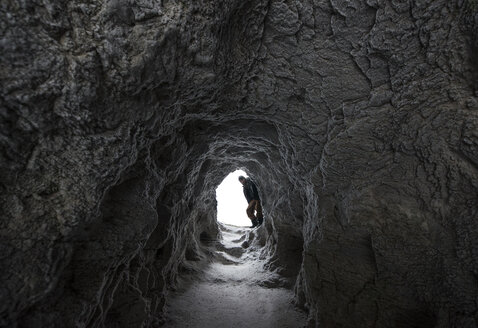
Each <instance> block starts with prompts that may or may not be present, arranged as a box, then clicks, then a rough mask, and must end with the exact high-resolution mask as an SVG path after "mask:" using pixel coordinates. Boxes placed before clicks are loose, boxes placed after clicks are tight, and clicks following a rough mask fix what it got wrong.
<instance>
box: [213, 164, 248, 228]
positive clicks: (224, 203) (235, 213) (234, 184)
mask: <svg viewBox="0 0 478 328" xmlns="http://www.w3.org/2000/svg"><path fill="white" fill-rule="evenodd" d="M241 175H242V176H245V177H247V176H248V175H247V173H246V172H244V171H243V170H239V169H238V170H235V171H234V172H230V173H229V174H228V175H227V176H226V177H225V178H224V180H222V182H221V183H220V184H219V185H218V187H217V188H216V200H217V221H218V222H220V223H224V224H228V225H233V226H238V227H246V226H250V225H251V221H250V220H249V218H248V217H247V215H246V207H247V201H246V200H245V198H244V195H243V192H242V185H241V184H240V182H239V180H238V178H239V176H241Z"/></svg>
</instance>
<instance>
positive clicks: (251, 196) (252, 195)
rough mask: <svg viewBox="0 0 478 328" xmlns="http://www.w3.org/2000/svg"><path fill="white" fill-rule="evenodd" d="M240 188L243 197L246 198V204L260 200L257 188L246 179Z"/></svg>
mask: <svg viewBox="0 0 478 328" xmlns="http://www.w3.org/2000/svg"><path fill="white" fill-rule="evenodd" d="M242 188H244V196H246V199H247V203H248V204H249V203H250V202H251V200H260V198H259V192H258V191H257V187H256V185H255V183H254V182H252V180H251V179H249V178H246V183H244V185H243V186H242Z"/></svg>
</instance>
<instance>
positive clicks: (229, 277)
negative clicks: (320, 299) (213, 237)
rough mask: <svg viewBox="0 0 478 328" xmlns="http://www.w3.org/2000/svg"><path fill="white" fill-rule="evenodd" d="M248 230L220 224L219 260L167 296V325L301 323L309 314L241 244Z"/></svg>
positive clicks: (259, 326) (256, 255)
mask: <svg viewBox="0 0 478 328" xmlns="http://www.w3.org/2000/svg"><path fill="white" fill-rule="evenodd" d="M250 233H251V232H250V229H243V228H237V227H233V226H225V227H222V234H223V239H222V240H221V241H220V243H219V244H218V246H217V250H216V254H217V255H218V256H217V261H215V262H213V263H211V264H210V265H209V266H208V267H207V268H206V269H205V271H204V274H202V275H201V276H199V277H196V278H195V279H194V281H192V282H191V283H190V284H189V287H187V288H186V289H185V290H183V291H180V292H177V293H176V294H175V295H171V296H172V297H171V298H170V299H169V300H168V302H167V304H166V307H167V317H168V321H167V322H166V325H165V327H181V328H182V327H201V328H202V327H211V328H214V327H248V328H250V327H254V328H262V327H274V328H276V327H303V326H304V325H305V322H306V315H305V314H304V313H303V312H301V311H299V310H297V309H296V308H295V307H294V306H293V305H292V303H291V302H292V298H293V296H294V295H293V292H292V291H291V290H289V289H286V288H281V287H275V286H278V285H280V283H278V282H280V281H281V278H280V277H279V276H277V275H276V274H274V273H271V272H269V271H266V270H264V269H263V264H264V262H263V261H262V260H260V259H259V252H258V250H257V249H255V248H254V247H250V248H249V250H248V251H247V252H244V249H243V248H242V247H241V244H242V243H243V242H244V241H245V240H246V239H249V238H250V237H251V235H249V234H250Z"/></svg>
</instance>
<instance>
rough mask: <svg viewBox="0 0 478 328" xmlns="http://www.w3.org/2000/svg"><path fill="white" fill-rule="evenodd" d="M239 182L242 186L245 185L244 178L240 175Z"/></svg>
mask: <svg viewBox="0 0 478 328" xmlns="http://www.w3.org/2000/svg"><path fill="white" fill-rule="evenodd" d="M239 182H240V183H242V184H244V183H246V178H244V177H243V176H242V175H241V176H240V177H239Z"/></svg>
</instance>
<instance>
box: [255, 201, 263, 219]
mask: <svg viewBox="0 0 478 328" xmlns="http://www.w3.org/2000/svg"><path fill="white" fill-rule="evenodd" d="M256 212H257V220H258V222H259V224H262V222H263V221H264V215H262V206H261V201H259V200H258V201H256Z"/></svg>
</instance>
